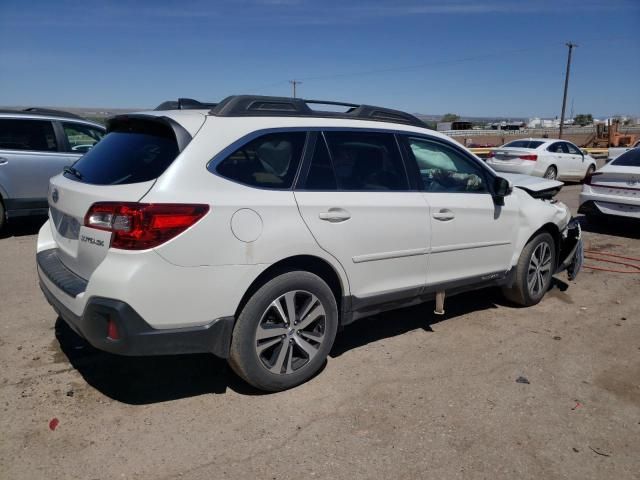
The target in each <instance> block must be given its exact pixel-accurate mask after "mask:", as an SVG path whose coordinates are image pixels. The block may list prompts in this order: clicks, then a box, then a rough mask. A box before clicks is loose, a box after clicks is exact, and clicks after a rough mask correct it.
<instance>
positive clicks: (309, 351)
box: [229, 271, 338, 392]
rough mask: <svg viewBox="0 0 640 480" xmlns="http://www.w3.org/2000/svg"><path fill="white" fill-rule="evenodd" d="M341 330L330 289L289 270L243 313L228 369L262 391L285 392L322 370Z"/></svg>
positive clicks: (267, 285) (316, 279) (255, 296)
mask: <svg viewBox="0 0 640 480" xmlns="http://www.w3.org/2000/svg"><path fill="white" fill-rule="evenodd" d="M337 330H338V306H337V303H336V299H335V297H334V295H333V292H332V291H331V288H329V286H328V285H327V284H326V283H325V282H324V280H322V279H321V278H320V277H318V276H317V275H314V274H313V273H309V272H304V271H292V272H287V273H284V274H282V275H279V276H277V277H275V278H273V279H272V280H270V281H268V282H267V283H265V284H264V285H263V286H262V287H260V288H259V289H258V290H257V291H256V292H255V293H254V294H253V295H252V296H251V298H250V299H249V301H248V302H247V304H246V305H245V306H244V308H243V309H242V312H241V313H240V315H239V316H238V320H237V322H236V325H235V327H234V330H233V337H232V340H231V351H230V354H229V365H230V366H231V368H232V369H233V370H234V371H235V372H236V373H237V374H238V375H239V376H240V377H242V378H243V379H244V380H245V381H246V382H247V383H249V384H251V385H253V386H254V387H256V388H258V389H260V390H266V391H270V392H277V391H280V390H286V389H288V388H291V387H295V386H296V385H299V384H301V383H303V382H305V381H307V380H309V379H310V378H311V377H313V375H314V374H316V373H317V372H318V370H319V369H320V368H321V367H322V365H323V364H324V362H325V359H326V358H327V355H328V354H329V351H330V350H331V347H332V346H333V341H334V339H335V336H336V332H337Z"/></svg>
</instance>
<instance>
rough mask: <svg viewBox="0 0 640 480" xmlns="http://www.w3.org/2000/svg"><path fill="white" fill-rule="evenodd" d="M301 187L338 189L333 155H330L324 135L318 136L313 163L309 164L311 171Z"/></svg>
mask: <svg viewBox="0 0 640 480" xmlns="http://www.w3.org/2000/svg"><path fill="white" fill-rule="evenodd" d="M301 188H302V189H303V190H315V191H332V190H337V189H338V184H337V182H336V176H335V174H334V172H333V165H332V164H331V157H329V150H328V149H327V144H326V143H325V141H324V138H323V136H322V135H318V137H317V140H316V144H315V147H314V151H313V157H312V158H311V165H310V166H309V173H307V179H306V181H305V182H304V185H302V187H301Z"/></svg>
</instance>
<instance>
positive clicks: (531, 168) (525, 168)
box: [487, 160, 536, 175]
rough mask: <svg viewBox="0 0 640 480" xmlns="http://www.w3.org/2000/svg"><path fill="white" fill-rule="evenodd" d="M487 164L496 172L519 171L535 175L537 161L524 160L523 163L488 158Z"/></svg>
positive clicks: (523, 173)
mask: <svg viewBox="0 0 640 480" xmlns="http://www.w3.org/2000/svg"><path fill="white" fill-rule="evenodd" d="M487 165H489V166H490V167H491V168H493V169H494V170H495V171H496V172H505V173H519V174H522V175H535V169H536V162H533V161H526V160H525V161H523V162H522V163H507V162H500V161H495V160H487Z"/></svg>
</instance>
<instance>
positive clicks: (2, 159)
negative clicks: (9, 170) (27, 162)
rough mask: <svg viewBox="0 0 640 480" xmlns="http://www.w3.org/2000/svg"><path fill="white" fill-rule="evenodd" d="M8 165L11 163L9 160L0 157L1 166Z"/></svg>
mask: <svg viewBox="0 0 640 480" xmlns="http://www.w3.org/2000/svg"><path fill="white" fill-rule="evenodd" d="M7 163H9V160H7V159H6V158H4V157H0V165H6V164H7Z"/></svg>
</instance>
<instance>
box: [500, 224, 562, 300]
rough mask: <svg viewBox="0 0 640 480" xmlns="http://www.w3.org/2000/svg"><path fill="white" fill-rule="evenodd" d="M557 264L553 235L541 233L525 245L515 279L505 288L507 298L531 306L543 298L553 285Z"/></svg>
mask: <svg viewBox="0 0 640 480" xmlns="http://www.w3.org/2000/svg"><path fill="white" fill-rule="evenodd" d="M555 266H556V247H555V242H554V241H553V237H552V236H551V235H550V234H548V233H546V232H543V233H539V234H538V235H536V236H535V237H533V238H532V239H531V240H529V243H527V245H526V246H525V247H524V249H523V250H522V253H521V254H520V259H519V260H518V264H517V265H516V272H515V281H514V283H513V286H511V287H510V288H503V289H502V293H503V294H504V296H505V297H506V298H507V300H509V301H511V302H513V303H515V304H517V305H520V306H523V307H530V306H532V305H536V304H537V303H539V302H540V300H542V297H544V294H545V293H546V292H547V290H549V287H550V286H551V279H552V277H553V273H554V269H555Z"/></svg>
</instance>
